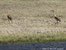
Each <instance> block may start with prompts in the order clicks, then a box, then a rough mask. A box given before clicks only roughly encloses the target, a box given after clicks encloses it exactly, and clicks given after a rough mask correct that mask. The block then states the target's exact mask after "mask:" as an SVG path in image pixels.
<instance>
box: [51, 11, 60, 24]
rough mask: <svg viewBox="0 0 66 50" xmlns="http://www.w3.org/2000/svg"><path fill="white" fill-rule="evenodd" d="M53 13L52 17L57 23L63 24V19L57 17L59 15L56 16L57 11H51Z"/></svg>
mask: <svg viewBox="0 0 66 50" xmlns="http://www.w3.org/2000/svg"><path fill="white" fill-rule="evenodd" d="M51 13H52V14H51V17H52V18H54V19H55V20H56V23H59V22H61V19H60V18H59V16H57V15H56V14H55V11H54V10H51Z"/></svg>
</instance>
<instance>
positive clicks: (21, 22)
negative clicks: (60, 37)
mask: <svg viewBox="0 0 66 50" xmlns="http://www.w3.org/2000/svg"><path fill="white" fill-rule="evenodd" d="M51 10H54V13H53V12H51ZM8 14H9V15H10V16H11V17H12V21H11V22H10V21H8V18H7V15H8ZM53 14H54V15H56V17H58V18H59V19H60V20H61V22H59V23H58V24H55V23H56V22H57V21H56V20H55V19H54V17H51V16H52V15H53ZM59 16H61V17H59ZM57 32H62V33H66V0H8V1H7V0H0V35H9V34H15V35H16V34H35V33H40V34H43V33H48V34H50V33H54V34H55V33H57Z"/></svg>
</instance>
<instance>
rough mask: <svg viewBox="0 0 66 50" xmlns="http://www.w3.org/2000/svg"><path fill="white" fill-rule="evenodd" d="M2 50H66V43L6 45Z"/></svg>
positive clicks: (0, 48) (0, 49)
mask: <svg viewBox="0 0 66 50" xmlns="http://www.w3.org/2000/svg"><path fill="white" fill-rule="evenodd" d="M0 50H66V42H56V43H55V42H52V43H45V44H9V45H7V44H4V45H0Z"/></svg>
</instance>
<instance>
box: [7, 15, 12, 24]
mask: <svg viewBox="0 0 66 50" xmlns="http://www.w3.org/2000/svg"><path fill="white" fill-rule="evenodd" d="M7 19H8V21H9V23H11V22H12V17H11V16H10V15H7Z"/></svg>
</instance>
